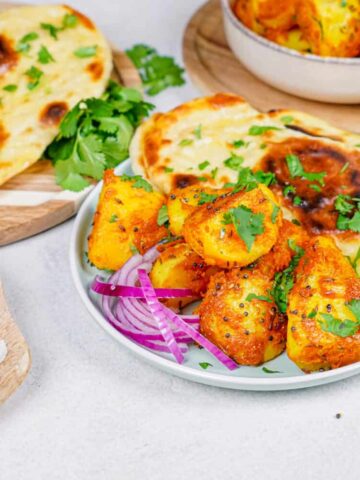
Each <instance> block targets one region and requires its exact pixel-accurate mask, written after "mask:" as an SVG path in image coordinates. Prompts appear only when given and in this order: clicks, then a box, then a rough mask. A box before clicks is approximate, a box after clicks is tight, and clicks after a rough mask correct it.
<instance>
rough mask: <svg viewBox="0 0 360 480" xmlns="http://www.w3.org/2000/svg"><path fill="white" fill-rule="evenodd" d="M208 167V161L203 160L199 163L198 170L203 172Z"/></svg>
mask: <svg viewBox="0 0 360 480" xmlns="http://www.w3.org/2000/svg"><path fill="white" fill-rule="evenodd" d="M209 165H210V162H209V161H208V160H205V161H204V162H202V163H199V170H205V168H207V167H208V166H209Z"/></svg>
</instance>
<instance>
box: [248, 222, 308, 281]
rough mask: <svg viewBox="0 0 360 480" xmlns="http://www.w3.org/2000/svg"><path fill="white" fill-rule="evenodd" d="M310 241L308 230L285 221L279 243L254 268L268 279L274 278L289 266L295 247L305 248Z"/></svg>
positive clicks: (280, 231)
mask: <svg viewBox="0 0 360 480" xmlns="http://www.w3.org/2000/svg"><path fill="white" fill-rule="evenodd" d="M308 241H309V235H308V234H307V232H306V230H304V229H303V228H301V227H300V226H298V225H294V224H293V223H292V222H290V221H289V220H283V224H282V226H281V227H280V230H279V239H278V241H277V242H276V243H275V245H274V246H273V248H272V249H271V250H270V252H269V253H267V254H266V255H264V256H263V257H261V258H259V260H258V261H257V262H256V263H255V266H254V268H255V269H256V270H257V271H259V272H260V273H262V274H263V275H265V276H267V277H268V278H273V277H274V275H275V274H276V273H277V272H281V271H283V270H284V269H285V268H287V267H288V266H289V264H290V261H291V259H292V258H293V257H294V255H295V250H294V246H295V245H296V246H297V247H301V248H305V246H306V244H307V242H308ZM291 247H293V248H291Z"/></svg>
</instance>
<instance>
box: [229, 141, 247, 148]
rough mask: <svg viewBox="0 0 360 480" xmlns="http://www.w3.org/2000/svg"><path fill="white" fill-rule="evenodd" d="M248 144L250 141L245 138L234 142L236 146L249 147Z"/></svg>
mask: <svg viewBox="0 0 360 480" xmlns="http://www.w3.org/2000/svg"><path fill="white" fill-rule="evenodd" d="M248 145H249V144H248V142H244V140H235V142H233V144H232V146H233V147H234V148H241V147H247V146H248Z"/></svg>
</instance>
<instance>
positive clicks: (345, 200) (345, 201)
mask: <svg viewBox="0 0 360 480" xmlns="http://www.w3.org/2000/svg"><path fill="white" fill-rule="evenodd" d="M351 201H352V197H351V196H350V195H342V194H340V195H338V196H337V197H336V200H335V204H334V205H335V210H337V211H338V212H339V213H341V214H342V215H347V214H348V213H351V212H352V211H353V210H354V208H355V206H354V205H353V204H352V203H350V202H351Z"/></svg>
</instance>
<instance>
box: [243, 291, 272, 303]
mask: <svg viewBox="0 0 360 480" xmlns="http://www.w3.org/2000/svg"><path fill="white" fill-rule="evenodd" d="M245 300H246V301H247V302H251V301H252V300H261V301H262V302H268V303H272V302H273V301H272V299H271V298H270V297H266V296H265V295H256V294H255V293H249V295H248V296H247V297H246V298H245Z"/></svg>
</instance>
